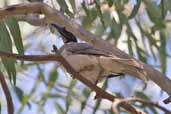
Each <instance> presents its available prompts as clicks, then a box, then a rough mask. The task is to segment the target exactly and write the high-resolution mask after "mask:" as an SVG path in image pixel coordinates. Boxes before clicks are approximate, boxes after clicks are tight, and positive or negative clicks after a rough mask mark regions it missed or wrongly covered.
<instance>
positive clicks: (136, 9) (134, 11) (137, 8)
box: [128, 0, 141, 19]
mask: <svg viewBox="0 0 171 114" xmlns="http://www.w3.org/2000/svg"><path fill="white" fill-rule="evenodd" d="M140 5H141V0H137V4H136V5H135V6H134V8H133V10H132V12H131V14H130V15H129V17H128V18H129V19H131V18H133V17H134V16H135V15H136V14H137V12H138V10H139V8H140Z"/></svg>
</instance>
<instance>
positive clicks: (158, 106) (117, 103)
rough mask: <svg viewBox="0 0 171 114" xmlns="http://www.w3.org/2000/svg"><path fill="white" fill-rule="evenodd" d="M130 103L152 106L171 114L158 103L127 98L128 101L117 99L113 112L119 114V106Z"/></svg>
mask: <svg viewBox="0 0 171 114" xmlns="http://www.w3.org/2000/svg"><path fill="white" fill-rule="evenodd" d="M129 102H139V103H142V104H144V105H146V106H152V107H156V108H158V109H160V110H162V111H163V112H165V113H166V114H171V111H170V110H168V109H166V108H164V107H162V106H160V105H159V104H158V103H154V102H151V101H146V100H144V99H140V98H135V97H133V98H127V99H117V101H115V102H114V103H113V105H112V109H113V111H114V112H115V113H116V114H117V112H118V110H117V108H118V106H119V105H121V104H122V103H129Z"/></svg>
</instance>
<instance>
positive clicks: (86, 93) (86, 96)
mask: <svg viewBox="0 0 171 114" xmlns="http://www.w3.org/2000/svg"><path fill="white" fill-rule="evenodd" d="M90 93H91V91H90V89H88V88H84V90H83V95H84V96H85V98H86V99H88V97H89V96H90ZM86 104H87V100H85V101H83V102H82V103H81V111H80V112H81V113H82V112H83V110H84V108H85V107H86Z"/></svg>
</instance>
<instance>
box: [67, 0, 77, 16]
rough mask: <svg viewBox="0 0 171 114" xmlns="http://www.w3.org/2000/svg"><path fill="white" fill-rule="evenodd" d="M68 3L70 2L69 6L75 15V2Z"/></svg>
mask: <svg viewBox="0 0 171 114" xmlns="http://www.w3.org/2000/svg"><path fill="white" fill-rule="evenodd" d="M69 1H70V4H71V6H72V9H73V12H74V13H75V9H76V6H75V0H69Z"/></svg>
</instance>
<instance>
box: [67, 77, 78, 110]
mask: <svg viewBox="0 0 171 114" xmlns="http://www.w3.org/2000/svg"><path fill="white" fill-rule="evenodd" d="M76 83H77V81H76V80H72V81H71V83H70V85H69V87H68V92H67V97H66V112H68V110H69V107H70V104H71V96H72V90H73V88H74V86H75V85H76Z"/></svg>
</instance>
